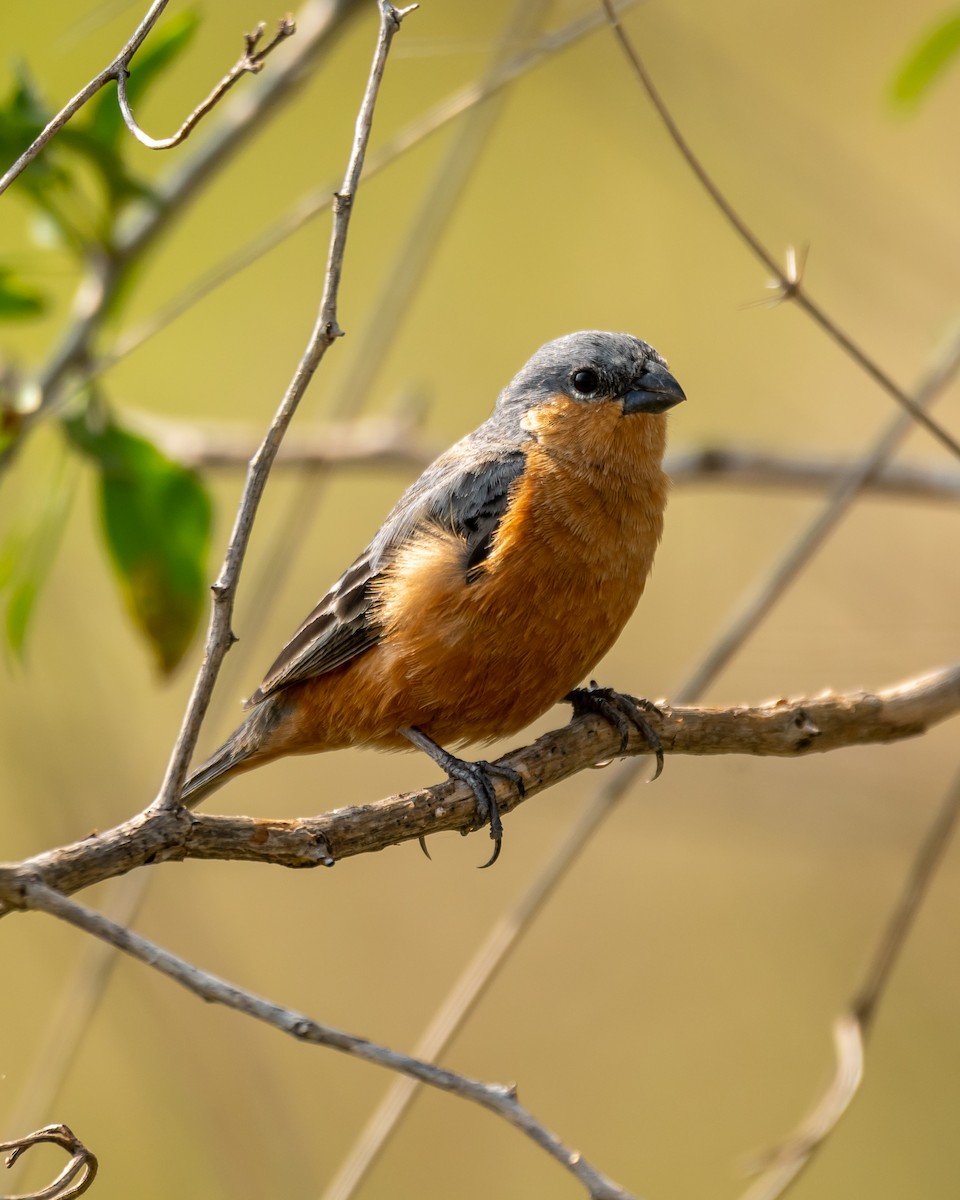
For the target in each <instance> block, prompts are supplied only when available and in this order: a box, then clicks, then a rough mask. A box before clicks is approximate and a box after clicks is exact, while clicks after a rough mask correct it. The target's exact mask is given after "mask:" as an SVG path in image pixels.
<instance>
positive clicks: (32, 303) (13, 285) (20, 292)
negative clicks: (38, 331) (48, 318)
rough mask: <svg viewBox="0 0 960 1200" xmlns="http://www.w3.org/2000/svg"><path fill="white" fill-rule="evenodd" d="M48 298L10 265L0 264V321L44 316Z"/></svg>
mask: <svg viewBox="0 0 960 1200" xmlns="http://www.w3.org/2000/svg"><path fill="white" fill-rule="evenodd" d="M46 309H47V298H46V296H45V295H44V294H43V292H38V291H37V290H36V288H32V287H31V286H30V285H29V284H28V283H24V282H23V281H22V280H21V279H18V278H17V276H16V275H15V274H14V273H13V271H12V270H11V269H10V267H4V266H0V321H23V320H28V319H29V318H31V317H39V316H42V314H43V313H44V312H46Z"/></svg>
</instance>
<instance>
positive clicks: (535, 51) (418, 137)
mask: <svg viewBox="0 0 960 1200" xmlns="http://www.w3.org/2000/svg"><path fill="white" fill-rule="evenodd" d="M634 3H636V0H623V2H622V3H621V4H619V5H618V6H617V11H618V12H619V11H623V10H625V9H627V8H630V7H632V6H633V4H634ZM604 21H605V17H604V16H603V14H602V13H600V12H594V11H591V12H588V13H586V14H585V15H584V16H582V17H579V18H577V20H575V21H571V22H569V24H567V25H564V26H562V27H561V28H560V29H557V30H555V31H554V32H552V33H547V34H544V35H543V37H541V38H538V39H537V41H536V42H535V43H534V44H533V45H532V46H531V47H530V48H529V49H528V50H526V51H524V52H523V53H522V54H518V55H516V56H515V57H513V58H511V59H510V60H509V61H508V62H506V63H504V64H503V65H502V66H501V67H500V68H499V69H498V70H497V71H496V73H495V74H494V76H493V77H492V78H488V79H484V80H482V81H478V82H476V83H471V84H467V85H466V86H465V87H462V88H460V89H458V90H457V91H455V92H453V93H451V95H449V96H448V97H447V98H446V99H445V100H442V101H440V102H439V103H438V104H436V105H434V107H433V108H431V109H429V110H428V111H427V112H426V113H424V114H423V115H422V116H420V117H418V118H416V119H415V120H414V121H411V122H410V124H409V125H407V126H406V127H405V128H404V129H402V130H401V131H400V132H399V133H398V134H396V135H394V136H393V137H392V138H391V139H390V140H389V141H388V142H386V143H385V144H384V145H383V146H381V147H380V148H379V149H376V150H372V151H371V152H370V153H369V154H368V156H367V160H366V163H365V165H364V169H363V179H364V181H366V180H368V179H371V178H373V176H374V175H376V174H378V173H379V172H380V171H382V170H384V169H385V168H386V167H388V166H390V165H392V164H393V163H394V162H396V160H397V159H398V158H401V157H402V156H403V155H404V154H405V153H406V152H407V151H408V150H411V149H412V148H413V147H414V146H418V145H419V144H420V143H421V142H423V141H425V140H426V139H427V138H429V137H431V136H432V135H433V134H434V133H437V132H438V131H439V130H441V129H443V128H445V127H446V126H447V125H448V124H449V123H450V122H451V121H454V120H456V119H457V118H458V117H460V116H462V115H463V114H464V113H467V112H469V111H470V110H471V109H473V108H475V107H476V106H477V105H478V104H482V103H483V102H484V101H485V100H487V99H488V98H489V97H491V96H494V95H496V94H497V93H498V92H500V91H502V90H503V89H504V88H505V87H506V86H507V85H508V84H510V83H512V82H513V81H514V80H515V79H517V78H519V77H520V76H521V75H524V74H526V73H527V72H528V71H530V70H532V69H533V68H534V67H537V66H540V64H541V63H543V62H546V61H547V60H548V59H549V58H550V57H551V56H553V55H554V54H556V53H557V52H558V51H560V50H562V49H564V48H565V47H567V46H570V45H573V44H574V43H575V42H577V41H579V40H580V39H581V38H583V37H586V36H587V34H589V33H593V32H595V31H596V30H597V29H598V28H599V27H600V26H601V25H602V24H603V23H604ZM333 190H334V187H333V185H326V186H324V187H321V188H317V189H316V190H315V191H313V192H310V193H309V194H308V195H306V196H304V197H303V198H302V199H301V200H299V201H298V202H297V203H296V204H295V205H294V206H293V208H291V210H290V211H289V212H288V213H287V214H286V215H285V216H283V217H282V218H281V219H280V220H279V221H277V222H276V223H275V224H274V225H272V226H271V227H270V228H268V229H266V230H264V231H263V232H262V233H261V234H259V235H258V236H257V237H256V238H255V239H254V240H253V241H251V242H250V243H249V244H248V245H246V246H244V247H242V248H241V249H240V250H238V251H235V252H234V253H233V254H231V255H230V257H229V258H227V259H225V260H224V261H223V262H221V263H220V264H218V265H217V266H215V267H213V268H211V269H210V270H209V271H207V272H205V273H204V274H203V275H202V276H200V277H199V278H198V279H195V280H194V281H193V282H192V283H190V284H189V285H188V286H187V287H186V288H184V289H183V291H182V292H181V293H180V294H179V295H178V296H176V297H174V299H173V300H171V301H170V302H169V303H168V304H166V305H164V307H163V308H161V309H160V310H159V311H158V312H156V313H155V314H154V315H153V316H151V317H148V318H147V319H146V320H145V321H143V322H142V323H141V324H139V325H137V326H135V327H134V328H132V329H129V330H127V331H125V332H122V333H121V334H120V335H119V336H118V338H117V340H116V342H115V343H114V345H113V347H112V349H111V350H110V351H109V352H108V353H107V354H106V355H104V356H103V357H101V358H100V359H98V360H97V361H96V362H95V363H93V364H92V365H91V367H90V369H89V372H88V374H86V375H85V376H84V379H85V380H86V379H89V378H92V377H93V376H94V375H96V374H99V373H101V372H103V371H106V370H108V369H109V368H110V367H112V366H113V365H114V364H115V363H117V362H119V361H120V360H121V359H122V358H125V357H126V356H127V355H128V354H130V353H132V352H133V351H134V350H136V349H139V347H140V346H142V345H143V344H144V343H145V342H146V341H148V340H149V339H150V338H152V337H154V336H155V335H156V334H157V333H159V332H160V331H161V330H163V329H165V328H166V327H167V326H168V325H170V324H171V323H172V322H173V321H175V320H176V319H177V318H178V317H181V316H183V315H184V313H186V312H188V311H189V310H190V309H191V308H192V307H193V305H194V304H196V303H197V302H198V301H200V300H202V299H204V297H206V296H208V295H210V293H211V292H213V291H215V290H216V289H217V288H218V287H221V286H222V285H223V284H225V283H227V282H228V281H229V280H231V279H233V278H234V277H235V276H236V275H238V274H239V273H240V272H241V271H243V270H245V269H246V268H247V267H249V266H252V265H253V263H255V262H257V261H258V260H259V259H261V258H263V257H264V256H265V255H266V254H268V253H269V252H270V251H271V250H273V249H275V248H276V247H277V246H279V245H281V244H282V243H283V242H284V241H285V240H286V239H287V238H289V237H291V236H292V235H293V234H294V233H296V232H297V231H298V230H300V229H302V228H303V227H304V226H305V225H306V224H307V223H308V222H309V221H312V220H313V219H314V218H315V217H318V216H320V215H322V214H323V213H325V212H326V211H327V210H328V209H329V208H330V204H331V193H332V192H333Z"/></svg>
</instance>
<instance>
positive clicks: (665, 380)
mask: <svg viewBox="0 0 960 1200" xmlns="http://www.w3.org/2000/svg"><path fill="white" fill-rule="evenodd" d="M681 400H686V396H685V395H684V394H683V388H682V387H681V386H680V384H679V383H677V381H676V380H675V379H674V377H673V376H672V375H671V374H670V372H669V371H668V370H667V368H666V367H665V366H663V364H662V363H658V362H648V363H647V364H646V366H645V367H644V368H643V370H642V371H641V373H640V374H639V375H638V376H637V377H636V379H634V380H631V383H630V390H629V391H627V392H624V394H623V413H624V416H626V414H627V413H662V412H666V411H667V409H668V408H673V406H674V405H675V404H679V403H680V401H681Z"/></svg>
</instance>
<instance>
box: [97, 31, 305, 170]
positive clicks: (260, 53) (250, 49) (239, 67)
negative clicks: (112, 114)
mask: <svg viewBox="0 0 960 1200" xmlns="http://www.w3.org/2000/svg"><path fill="white" fill-rule="evenodd" d="M266 28H267V27H266V25H265V24H264V23H263V21H261V22H260V24H259V25H258V26H257V28H256V29H255V30H254V31H253V33H247V34H244V42H245V49H244V52H243V54H241V55H240V57H239V58H238V59H237V61H236V62H235V63H234V64H233V66H232V67H231V68H230V70H229V71H228V72H227V73H226V75H224V77H223V78H222V79H221V80H220V82H219V83H218V84H217V85H216V86H215V87H214V89H213V90H212V91H211V93H210V95H209V96H207V98H206V100H203V101H201V103H200V104H198V105H197V107H196V108H195V109H194V110H193V112H192V113H191V114H190V115H189V117H187V119H186V120H185V121H184V123H183V124H182V125H181V126H180V128H179V129H178V130H177V132H176V133H174V134H172V135H171V136H170V137H168V138H152V137H151V136H150V135H149V134H148V133H144V131H143V130H142V129H141V128H140V126H139V125H138V124H137V120H136V118H135V117H134V115H133V110H132V109H131V107H130V101H129V99H128V97H127V76H128V75H129V74H130V72H129V71H128V70H127V69H126V66H123V67H121V68H119V69H118V70H117V72H116V75H115V78H116V81H117V103H118V104H119V106H120V112H121V113H122V115H123V119H124V122H125V123H126V126H127V128H128V129H129V130H130V132H131V133H132V134H133V136H134V137H135V138H136V139H137V141H138V142H139V143H140V144H141V145H142V146H146V147H147V149H148V150H172V149H173V147H174V146H179V145H180V143H181V142H183V141H185V140H186V139H187V138H188V137H189V136H190V134H191V133H192V132H193V130H194V128H195V127H196V126H197V125H198V124H199V123H200V121H202V120H203V118H204V117H205V116H206V115H207V113H208V112H210V110H211V109H212V108H214V107H216V105H217V104H219V103H220V101H221V100H222V99H223V97H224V96H225V95H226V94H227V92H229V91H230V89H231V88H232V87H233V85H234V84H235V83H236V82H237V81H238V80H239V79H240V78H241V77H242V76H244V75H258V74H259V73H260V72H261V71H262V70H263V63H264V59H265V58H266V57H267V55H268V54H270V53H271V52H272V51H273V50H276V48H277V46H279V45H280V43H281V42H285V41H286V40H287V38H288V37H292V36H293V35H294V34H295V33H296V31H297V26H296V23H295V22H294V20H293V18H292V17H289V16H287V17H281V18H280V20H279V21H278V22H277V32H276V34H275V35H274V37H273V40H272V41H270V42H268V43H267V44H266V46H264V47H263V49H262V50H258V49H257V46H258V45H259V44H260V41H261V39H262V38H263V35H264V32H265V31H266Z"/></svg>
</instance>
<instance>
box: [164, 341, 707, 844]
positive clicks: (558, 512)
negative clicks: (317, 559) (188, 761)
mask: <svg viewBox="0 0 960 1200" xmlns="http://www.w3.org/2000/svg"><path fill="white" fill-rule="evenodd" d="M683 399H684V394H683V391H682V390H681V388H680V385H679V384H678V383H677V381H676V380H675V379H674V377H673V376H672V375H671V374H670V372H669V371H668V370H667V365H666V363H665V362H664V360H663V359H662V358H661V357H660V355H659V354H658V353H657V352H656V350H654V349H653V348H652V347H651V346H648V345H647V344H646V342H642V341H640V340H639V339H638V338H635V337H632V336H630V335H629V334H626V333H603V332H599V331H586V332H581V333H572V334H569V335H568V336H566V337H561V338H557V339H556V340H555V341H552V342H548V343H547V344H546V345H545V346H542V347H541V348H540V349H539V350H538V351H537V352H536V354H534V356H533V357H532V358H531V359H530V361H529V362H528V363H527V364H526V365H525V366H524V367H523V368H522V369H521V370H520V371H519V372H518V374H517V375H516V376H515V377H514V379H513V380H512V382H511V383H510V384H509V386H508V387H506V388H505V389H504V390H503V391H502V392H501V393H500V395H499V397H498V398H497V403H496V407H495V409H494V411H493V414H492V416H490V417H489V418H488V419H487V420H486V421H484V422H483V424H482V425H480V426H479V428H477V429H475V430H474V431H473V433H470V434H468V435H467V436H466V437H465V438H463V439H462V441H459V442H457V443H456V445H454V446H451V448H450V449H449V450H447V451H446V452H445V453H444V454H441V455H440V457H439V458H438V459H437V460H436V461H435V462H433V463H432V464H431V465H430V466H429V467H427V469H426V470H425V471H424V473H423V474H422V475H421V476H420V478H419V479H418V480H417V481H416V483H414V484H413V485H412V486H411V487H409V488H408V489H407V491H406V492H404V494H403V496H402V497H401V498H400V500H399V502H398V503H397V505H396V507H395V508H394V509H393V511H392V512H391V513H390V515H389V516H388V517H387V519H386V521H384V523H383V525H382V527H381V529H380V531H379V533H377V535H376V537H374V539H373V541H372V542H371V543H370V545H369V546H367V548H366V550H364V551H363V553H362V554H361V555H360V557H359V558H358V559H357V560H356V561H355V562H354V563H353V565H352V566H351V567H349V568H348V570H347V571H346V572H345V573H344V574H343V575H342V576H341V577H340V579H339V580H338V581H337V582H336V583H335V584H334V585H333V587H332V588H331V589H330V591H329V592H327V594H326V595H325V596H324V597H323V599H322V600H321V601H320V602H319V604H318V605H317V606H316V608H315V609H314V610H313V612H312V613H310V615H309V616H308V617H307V619H306V620H305V621H304V622H303V624H302V625H301V626H300V628H299V629H298V630H297V632H296V633H295V634H294V635H293V637H292V638H291V639H290V641H289V642H287V644H286V646H284V648H283V650H282V651H281V652H280V655H279V657H278V658H277V660H276V662H275V663H274V664H273V666H272V667H271V668H270V670H269V671H268V672H267V674H266V676H265V678H264V680H263V682H262V683H261V684H260V686H259V687H258V688H257V690H256V691H255V692H254V694H253V695H252V696H251V697H250V700H249V701H248V702H247V706H248V707H249V708H250V710H251V711H250V714H249V715H248V717H247V718H246V720H245V721H244V722H243V724H242V725H241V726H240V728H239V729H237V730H236V732H235V733H234V734H232V735H231V736H230V737H229V738H228V739H227V741H226V742H224V744H223V745H222V746H221V747H220V749H219V750H217V751H216V753H215V754H213V755H212V757H211V758H209V759H208V760H207V761H206V762H205V763H203V765H202V766H200V767H199V768H198V769H197V770H196V771H195V772H194V773H193V774H192V775H191V776H190V778H189V779H188V780H187V782H186V784H185V786H184V789H183V794H182V799H183V802H184V803H187V804H190V805H193V804H195V803H196V802H197V801H199V800H200V799H202V798H203V797H204V796H205V795H207V794H208V793H209V792H212V791H213V790H214V789H215V788H217V787H219V786H220V785H221V784H222V783H223V782H224V781H225V780H226V779H227V778H229V777H230V776H232V775H235V774H238V773H239V772H241V771H247V770H249V769H250V768H251V767H256V766H260V764H262V763H266V762H269V761H270V760H271V759H274V758H278V757H280V756H281V755H284V754H305V753H311V752H314V751H320V750H334V749H338V748H341V747H344V746H376V747H379V748H381V749H390V750H396V749H401V748H409V747H410V746H411V745H413V746H417V747H419V748H420V749H421V750H424V751H426V753H427V754H429V755H430V757H431V758H432V759H433V760H434V761H435V762H436V763H437V764H438V765H439V766H441V767H442V768H443V769H444V770H445V771H446V773H447V774H448V775H449V776H450V777H451V778H454V779H459V780H463V781H465V782H466V783H468V784H469V785H470V787H471V788H472V789H473V791H474V794H475V795H476V798H477V808H478V817H479V820H480V821H481V822H484V821H489V823H490V832H491V837H493V838H494V841H495V847H494V851H493V854H492V856H491V858H490V863H492V862H494V861H495V860H496V858H497V855H498V854H499V851H500V843H501V838H502V827H501V823H500V817H499V813H498V811H497V802H496V797H495V794H494V789H493V785H492V783H491V780H490V776H491V774H493V775H502V776H505V777H507V778H508V779H510V780H511V781H512V782H513V783H514V784H515V785H516V786H517V787H518V788H520V789H522V783H521V780H520V777H519V775H518V774H517V772H515V771H513V770H512V769H510V768H507V767H504V766H496V765H494V764H491V763H487V762H483V761H481V762H468V761H465V760H464V759H461V758H457V757H456V756H455V755H453V754H452V753H450V751H449V750H447V749H445V748H444V747H445V746H449V745H462V744H465V743H469V742H484V741H491V740H493V739H494V738H499V737H505V736H508V735H510V734H513V733H516V732H517V731H518V730H520V729H522V728H523V726H525V725H527V724H529V723H530V722H531V721H533V720H534V719H535V718H536V717H539V716H540V715H541V714H542V713H543V712H545V711H546V710H547V709H548V708H550V707H551V706H552V705H553V704H556V703H558V702H559V701H560V700H563V699H568V700H570V702H571V703H573V704H574V706H575V708H576V709H578V710H579V709H583V708H590V707H596V708H597V710H598V711H603V712H606V713H607V715H611V712H612V715H613V716H614V718H616V719H617V720H618V723H619V722H621V721H622V717H618V716H617V711H613V710H612V706H611V703H610V699H611V697H613V698H619V697H617V694H616V693H612V692H609V691H605V690H604V689H598V691H597V693H596V695H597V703H596V704H595V705H592V704H591V695H593V693H590V692H588V691H585V690H583V689H578V688H577V684H578V683H579V682H580V680H582V679H583V677H584V676H585V675H586V674H587V673H588V672H589V671H590V670H591V669H592V668H593V666H594V665H595V664H596V663H597V662H598V661H599V659H600V658H601V657H602V656H603V655H604V654H605V653H606V652H607V650H609V649H610V647H611V646H612V645H613V643H614V642H615V641H616V639H617V637H618V635H619V634H620V631H621V629H623V627H624V625H625V624H626V622H627V619H628V618H629V617H630V614H631V613H632V612H633V610H634V608H635V607H636V604H637V601H638V600H639V599H640V595H641V593H642V592H643V587H644V583H645V582H646V578H647V575H648V574H649V572H650V567H651V565H652V563H653V555H654V551H655V550H656V548H657V544H658V542H659V541H660V535H661V532H662V529H663V510H664V505H665V503H666V496H667V486H668V481H667V477H666V476H665V475H664V473H663V471H662V469H661V461H662V459H663V452H664V445H665V438H666V418H665V417H664V415H663V414H664V413H665V412H666V410H667V409H669V408H672V407H673V406H674V405H675V404H678V403H679V402H680V401H681V400H683ZM614 707H615V706H614ZM618 711H620V710H618ZM627 711H628V712H629V713H630V714H631V716H633V718H634V720H639V721H640V723H641V724H642V717H639V716H638V710H637V708H636V704H635V702H634V703H633V704H632V707H631V705H630V704H628V705H627ZM621 728H622V727H621ZM490 863H487V864H485V865H490Z"/></svg>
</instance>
